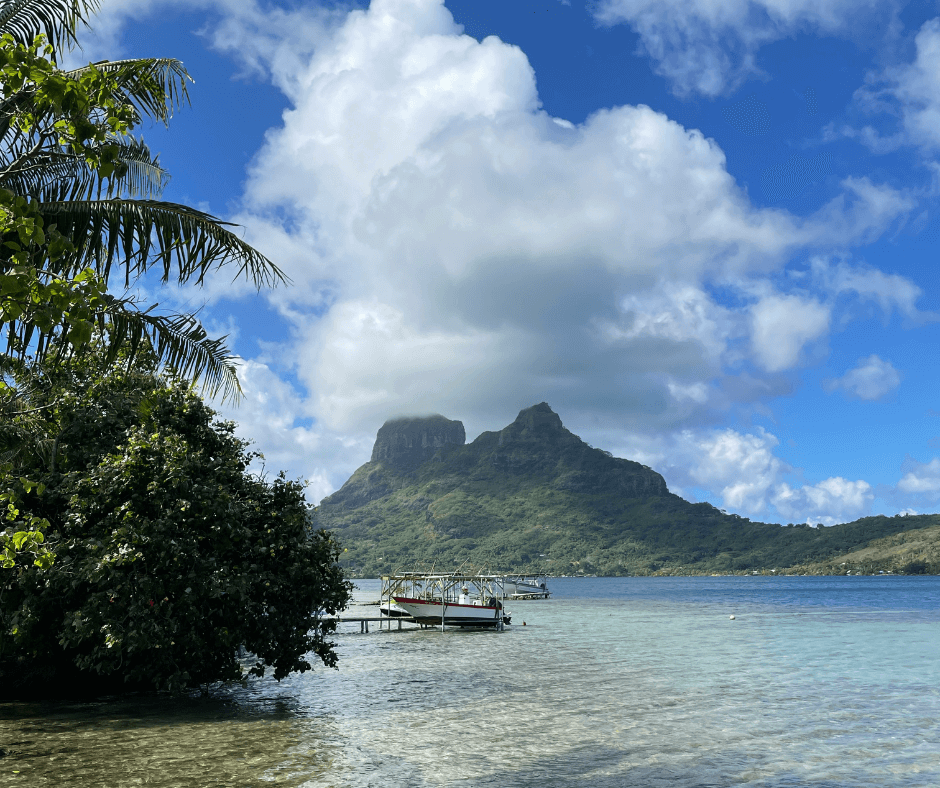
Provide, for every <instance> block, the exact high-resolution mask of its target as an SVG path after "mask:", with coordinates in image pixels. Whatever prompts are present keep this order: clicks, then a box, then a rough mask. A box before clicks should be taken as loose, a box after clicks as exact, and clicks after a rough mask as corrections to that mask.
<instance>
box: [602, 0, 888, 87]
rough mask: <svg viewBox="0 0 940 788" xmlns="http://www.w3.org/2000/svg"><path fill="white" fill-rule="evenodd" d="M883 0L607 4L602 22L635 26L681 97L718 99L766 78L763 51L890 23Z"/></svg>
mask: <svg viewBox="0 0 940 788" xmlns="http://www.w3.org/2000/svg"><path fill="white" fill-rule="evenodd" d="M897 5H898V4H897V3H895V2H880V1H879V0H600V2H598V3H597V5H596V8H595V12H594V13H595V17H596V18H597V20H598V21H599V22H601V23H602V24H606V25H613V24H618V23H626V24H629V25H630V26H631V27H632V28H633V29H634V30H635V31H636V32H637V33H638V34H639V36H640V41H641V43H642V47H643V49H644V50H645V51H646V52H647V53H648V54H649V56H650V57H651V58H652V59H653V61H654V62H655V64H656V71H657V72H658V73H659V74H661V75H662V76H664V77H666V78H667V79H669V80H670V82H671V83H672V84H673V87H674V90H675V91H676V92H677V93H679V94H680V95H681V94H686V93H690V92H693V91H694V92H698V93H702V94H704V95H706V96H715V95H718V94H721V93H724V92H726V91H730V90H731V89H733V88H734V87H735V86H736V85H737V84H739V83H740V82H741V81H743V80H744V79H745V78H746V77H748V76H750V75H753V74H760V73H761V72H760V69H759V67H758V66H757V64H756V55H757V52H758V50H759V49H760V47H761V46H763V45H765V44H768V43H770V42H772V41H778V40H780V39H783V38H788V37H790V36H793V35H795V34H797V33H800V32H804V31H809V32H816V33H822V34H826V35H846V34H853V33H855V34H857V32H858V31H859V30H860V29H862V28H869V29H870V27H869V26H871V25H874V24H876V21H877V20H884V19H885V18H890V15H891V14H892V13H893V11H894V9H895V8H897Z"/></svg>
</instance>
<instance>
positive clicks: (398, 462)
mask: <svg viewBox="0 0 940 788" xmlns="http://www.w3.org/2000/svg"><path fill="white" fill-rule="evenodd" d="M466 440H467V433H466V431H465V430H464V427H463V423H462V422H459V421H453V420H451V419H447V418H444V417H443V416H441V415H439V414H435V415H433V416H423V417H408V418H399V419H390V420H389V421H386V422H385V424H383V425H382V427H381V429H379V432H378V434H377V435H376V437H375V445H374V446H373V447H372V462H374V463H383V464H384V465H387V466H391V467H393V468H395V469H397V470H404V471H410V470H414V469H415V468H417V467H418V466H419V465H421V464H422V463H424V462H427V461H428V460H430V459H431V458H433V457H434V455H435V454H437V453H438V452H439V451H441V450H442V449H444V448H445V447H451V446H463V445H464V443H466Z"/></svg>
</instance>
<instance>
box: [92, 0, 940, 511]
mask: <svg viewBox="0 0 940 788" xmlns="http://www.w3.org/2000/svg"><path fill="white" fill-rule="evenodd" d="M93 24H94V28H95V30H94V34H88V35H85V36H84V37H83V38H82V39H81V40H82V42H83V45H84V51H83V52H82V53H79V54H80V56H81V57H82V58H85V59H97V58H101V57H109V58H112V59H114V58H118V57H127V56H150V55H162V56H174V57H178V58H180V59H181V60H183V61H184V63H185V65H186V66H187V68H188V69H189V71H190V73H191V74H192V75H193V77H194V78H195V80H196V82H195V85H194V86H193V88H192V90H191V96H192V103H193V106H192V107H191V108H186V109H184V110H183V111H181V112H180V113H178V115H177V116H176V117H175V118H174V119H173V122H172V124H171V127H170V129H169V130H168V131H165V130H163V129H161V128H144V129H142V132H143V133H144V136H145V138H146V139H147V140H148V142H149V143H150V144H151V147H152V148H153V149H154V150H156V151H159V152H160V154H161V160H162V162H163V163H164V165H165V166H166V167H167V168H168V169H169V170H170V172H171V173H172V175H173V180H172V182H171V184H170V186H169V188H168V190H167V192H166V194H165V197H166V199H169V200H174V201H181V202H187V203H189V204H192V205H196V206H198V207H202V208H204V209H206V210H209V211H211V212H213V213H214V214H216V215H217V216H220V217H221V218H224V219H227V220H230V221H236V222H238V223H239V224H240V225H241V227H242V229H241V230H240V232H241V233H242V234H243V235H244V237H245V238H247V239H248V240H250V241H251V242H252V243H253V244H254V245H255V246H257V247H258V248H259V249H260V250H261V251H263V252H264V253H266V254H267V255H268V256H269V257H270V258H271V259H273V260H274V261H275V262H277V263H278V264H279V265H280V266H281V267H282V268H283V269H284V270H285V271H286V272H287V273H288V275H289V276H290V277H291V279H292V285H291V286H290V287H285V288H279V289H277V290H275V291H272V292H264V293H260V294H257V293H254V292H252V291H251V290H250V288H248V287H247V286H245V285H244V284H240V283H235V284H233V283H232V282H231V281H230V277H229V276H227V275H226V274H225V273H224V272H222V273H220V274H219V275H218V276H217V277H215V278H214V279H213V281H212V282H210V283H209V284H208V285H207V286H206V287H205V288H204V289H202V290H192V289H187V290H171V291H167V292H159V291H158V290H157V289H156V287H155V286H153V285H150V284H149V283H147V285H146V286H147V287H148V288H149V289H148V295H149V296H152V297H153V298H154V299H155V300H160V301H161V303H163V304H169V305H177V306H183V307H185V308H199V309H201V312H200V315H201V316H202V318H203V319H204V321H205V323H206V325H207V327H209V328H210V330H212V331H214V332H216V333H228V334H230V337H231V345H232V347H233V349H234V350H235V352H237V353H238V354H239V355H240V356H241V358H242V359H243V360H244V361H243V367H242V380H243V385H244V388H245V391H246V395H247V396H246V399H245V401H244V402H243V403H242V404H241V406H239V407H238V408H237V409H231V408H229V407H227V406H226V407H223V408H222V410H223V411H224V412H225V414H226V415H227V416H230V417H231V418H234V419H235V420H237V421H238V422H239V423H240V425H241V426H240V432H241V434H242V435H244V436H245V437H249V438H251V439H253V440H254V441H255V444H256V447H257V448H258V449H259V450H260V451H262V452H263V453H264V454H265V457H266V469H267V470H268V471H277V470H280V469H284V470H286V471H287V472H288V473H289V475H291V476H294V477H297V476H302V477H304V478H305V479H307V480H308V481H309V483H310V485H309V497H310V499H311V500H312V501H314V502H315V501H318V500H319V499H320V498H321V497H322V496H323V495H326V494H328V493H329V492H331V491H332V490H334V489H336V488H337V487H339V486H340V485H341V484H342V483H343V482H344V481H345V479H346V478H348V476H349V475H350V474H351V472H352V471H353V470H354V469H355V468H356V467H358V466H359V465H360V464H362V463H363V462H365V461H366V460H368V458H369V454H370V450H371V445H372V441H373V439H374V436H375V432H376V431H377V429H378V428H379V427H380V426H381V424H382V423H383V422H384V421H385V420H386V419H387V418H390V417H393V416H397V415H406V414H412V415H414V414H426V413H433V412H439V413H442V414H444V415H445V416H448V417H449V418H455V419H460V420H462V421H463V422H464V424H465V426H466V427H467V433H468V438H471V439H472V438H473V437H475V436H476V435H477V434H479V433H480V432H481V431H483V430H487V429H499V428H501V427H503V426H504V425H506V424H508V423H509V422H510V421H512V419H513V418H514V417H515V415H516V413H517V412H518V411H519V410H520V409H521V408H524V407H527V406H529V405H532V404H535V403H537V402H542V401H546V402H548V403H549V404H550V405H551V406H552V407H553V409H555V410H556V412H558V413H559V414H560V416H561V417H562V420H563V421H564V423H565V425H566V426H567V427H568V428H569V429H571V430H572V431H573V432H575V433H577V434H579V435H581V436H582V437H583V438H584V439H585V440H587V441H588V442H589V443H591V444H592V445H594V446H598V447H601V448H604V449H607V450H609V451H611V452H613V453H614V454H615V455H618V456H622V457H627V458H630V459H636V460H639V461H640V462H643V463H645V464H647V465H650V466H651V467H653V468H655V469H656V470H658V471H660V472H661V473H663V475H664V476H665V477H666V480H667V482H668V483H669V486H670V489H672V490H673V491H675V492H677V493H679V494H680V495H683V496H685V497H687V498H689V499H692V500H708V501H710V502H711V503H713V504H715V505H716V506H718V507H720V508H722V509H726V510H728V511H732V512H736V513H739V514H741V515H743V516H747V517H750V518H752V519H759V520H765V521H770V522H781V523H786V522H811V523H814V524H815V523H824V524H826V525H829V524H832V523H835V522H841V521H846V520H851V519H855V518H857V517H860V516H864V515H867V514H875V513H884V514H896V513H899V512H933V511H935V510H936V508H937V504H938V502H940V401H938V399H940V398H938V395H937V392H938V390H940V386H938V383H940V372H938V365H937V360H938V355H940V353H938V347H940V299H938V287H937V285H938V274H937V269H936V265H935V260H936V249H937V243H938V241H940V160H938V151H940V3H938V2H911V3H904V2H887V1H883V2H860V0H851V1H849V0H813V1H812V2H811V1H810V0H751V1H750V2H748V0H681V2H680V0H597V2H584V1H583V0H570V2H566V1H563V0H540V1H539V2H535V1H534V0H532V1H530V0H513V1H512V2H506V1H505V0H501V1H497V0H445V2H441V1H440V0H375V1H374V2H372V3H371V4H369V3H360V4H355V3H337V2H323V3H316V2H306V3H299V2H270V3H269V2H260V1H258V0H240V1H239V2H236V1H235V0H191V1H190V2H187V3H181V2H176V1H175V0H105V2H104V3H103V8H102V12H101V14H100V15H99V16H98V17H96V18H95V20H94V22H93Z"/></svg>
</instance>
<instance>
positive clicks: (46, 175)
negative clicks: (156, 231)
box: [0, 137, 170, 202]
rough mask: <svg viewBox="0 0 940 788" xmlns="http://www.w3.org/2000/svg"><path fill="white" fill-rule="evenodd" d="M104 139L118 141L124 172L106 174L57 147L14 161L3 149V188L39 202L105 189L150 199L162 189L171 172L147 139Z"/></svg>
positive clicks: (0, 161)
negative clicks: (8, 160) (155, 153)
mask: <svg viewBox="0 0 940 788" xmlns="http://www.w3.org/2000/svg"><path fill="white" fill-rule="evenodd" d="M105 144H107V145H114V146H117V149H118V153H117V157H116V161H117V162H118V163H120V164H123V165H124V166H125V170H124V172H123V173H121V174H114V175H112V176H110V177H109V178H106V179H102V178H100V177H99V175H98V173H97V172H96V171H95V170H93V169H92V168H90V167H89V166H88V164H87V162H86V161H85V159H84V157H82V156H76V155H75V154H74V153H71V152H69V151H66V150H62V149H58V148H44V149H41V150H39V151H36V152H33V151H28V152H27V153H26V154H25V155H23V156H22V157H20V158H19V159H17V160H16V162H15V165H14V164H12V163H11V164H8V163H7V162H6V158H7V157H6V156H5V155H3V154H4V153H6V152H5V151H0V187H3V188H5V189H9V190H10V191H12V192H15V193H16V194H22V195H24V196H30V197H32V198H34V199H36V200H39V201H40V202H60V201H66V200H79V199H90V198H92V197H93V196H95V195H96V193H101V192H103V193H104V195H105V196H106V197H109V198H110V197H116V196H119V195H121V194H124V193H126V194H127V195H129V196H131V197H143V198H145V199H152V198H155V197H159V196H160V195H161V194H162V193H163V190H164V189H165V188H166V185H167V183H168V182H169V180H170V176H169V173H168V172H167V171H166V170H164V169H163V168H162V167H161V166H160V160H159V156H152V155H151V153H150V149H149V148H148V147H147V145H146V143H145V142H144V140H143V138H141V139H134V138H133V137H111V138H109V139H108V140H107V141H106V143H105Z"/></svg>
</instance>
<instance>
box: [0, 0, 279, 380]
mask: <svg viewBox="0 0 940 788" xmlns="http://www.w3.org/2000/svg"><path fill="white" fill-rule="evenodd" d="M98 7H99V0H0V36H4V35H9V36H10V37H11V38H12V41H10V39H9V38H8V39H7V42H8V44H11V45H19V46H20V47H26V48H30V47H33V46H34V45H35V44H34V42H35V39H36V36H38V35H42V36H45V39H46V41H47V42H48V45H47V47H46V49H45V51H44V52H45V54H44V57H45V59H46V61H47V62H48V63H49V64H50V69H51V70H52V72H54V75H55V76H56V77H57V78H59V79H60V83H61V84H64V85H65V86H66V89H67V88H69V87H72V86H75V87H76V88H78V87H79V86H83V85H88V84H91V83H90V82H89V81H88V80H89V79H94V80H95V81H94V83H93V84H94V86H95V90H97V91H98V92H97V93H96V94H95V96H96V98H95V103H94V105H92V106H87V102H86V104H82V103H81V102H78V104H77V106H68V105H67V101H66V102H65V104H63V102H61V101H56V102H54V103H51V104H50V102H48V101H45V100H44V101H40V100H39V98H38V97H39V96H40V95H41V94H40V92H38V91H37V88H36V83H35V82H33V81H29V80H27V81H25V82H23V84H19V82H15V83H9V84H6V85H4V86H3V87H4V90H3V98H2V100H0V189H3V190H7V193H8V194H9V193H12V194H13V195H15V196H19V197H23V198H26V199H27V201H28V203H29V205H30V206H32V207H31V210H33V211H34V212H37V213H38V215H39V216H40V217H41V219H42V225H43V227H44V228H45V230H46V232H45V233H44V238H45V242H46V243H47V244H48V242H49V240H50V238H55V237H61V238H62V239H64V241H65V242H67V244H68V246H67V248H68V253H67V254H64V255H61V256H59V257H58V258H55V257H54V256H53V257H50V256H49V255H46V256H44V257H43V258H42V261H43V262H42V266H41V269H37V270H38V274H37V276H38V278H39V279H40V280H41V281H43V282H50V281H53V280H56V281H66V282H76V281H81V275H82V272H84V271H86V270H88V269H90V270H91V271H92V272H94V275H95V276H96V277H97V281H98V282H99V283H100V284H101V288H102V291H101V292H99V294H98V297H97V298H96V299H94V304H95V307H94V310H93V311H94V315H93V318H94V322H95V323H97V325H98V326H99V327H100V329H101V332H102V334H103V335H104V337H105V342H106V345H107V349H108V355H107V358H108V359H110V360H112V361H113V360H114V359H115V358H116V357H117V355H118V353H119V351H120V350H121V348H122V347H127V346H128V345H129V346H130V348H131V351H132V352H131V356H133V350H134V349H136V348H137V347H138V346H139V345H140V344H141V343H142V342H143V343H148V344H150V345H152V347H153V348H154V350H155V352H156V353H157V356H158V357H159V358H160V360H161V361H162V362H163V364H164V365H166V366H167V367H170V368H172V369H173V370H174V371H175V372H176V373H177V374H178V375H181V376H183V377H186V378H188V379H191V380H197V379H201V380H202V383H203V388H204V390H206V391H207V392H209V393H210V394H215V393H217V392H218V391H220V390H221V391H222V393H223V396H224V397H226V398H228V397H237V396H238V395H239V394H240V388H239V385H238V380H237V378H236V375H235V367H234V363H233V362H234V359H233V357H232V356H231V354H230V353H229V351H228V349H227V348H226V346H225V341H224V340H225V338H224V337H223V338H221V339H211V338H209V337H208V336H207V334H206V332H205V330H204V329H203V327H202V325H201V324H200V322H199V320H198V319H197V318H196V317H195V316H194V315H192V314H170V315H165V314H158V313H155V312H154V311H153V309H154V307H155V306H156V305H153V306H150V307H148V308H141V306H142V305H141V304H139V303H138V301H137V300H136V299H135V298H134V297H133V296H129V295H127V293H128V291H129V289H130V287H131V286H132V284H133V283H134V282H135V281H136V280H138V279H139V278H140V277H141V276H142V275H144V274H145V273H146V272H148V271H151V270H153V269H156V270H157V271H159V272H160V273H161V277H162V281H163V282H164V283H166V282H168V281H170V280H171V279H172V280H175V281H176V282H178V283H184V282H192V283H196V284H201V283H202V282H203V281H204V279H205V277H206V275H207V274H208V273H209V272H210V271H212V270H214V269H216V268H218V267H220V266H222V265H225V264H232V263H234V264H235V265H236V266H237V273H236V276H246V277H249V278H250V279H251V280H252V281H253V283H254V284H255V286H257V287H261V286H273V285H276V284H277V283H279V282H283V281H285V277H284V275H283V274H282V272H281V271H280V270H279V269H278V268H277V266H275V265H274V264H273V263H272V262H271V261H270V260H268V259H267V258H266V257H265V256H264V255H262V254H261V253H260V252H258V251H257V250H255V249H254V248H252V247H251V246H250V245H248V244H247V243H245V242H244V241H242V240H241V239H240V238H239V237H238V236H237V235H235V234H234V233H233V232H232V231H231V230H229V229H228V227H230V226H231V225H229V224H228V223H226V222H222V221H220V220H218V219H216V218H215V217H213V216H211V215H209V214H207V213H204V212H202V211H198V210H195V209H194V208H190V207H188V206H185V205H179V204H176V203H170V202H165V201H162V200H161V199H160V196H161V194H162V191H163V188H164V187H165V185H166V183H167V181H168V174H167V173H166V171H165V170H164V169H163V168H162V167H161V166H160V162H159V158H158V157H157V156H154V155H152V154H151V152H150V150H149V149H148V148H147V146H146V145H145V144H144V141H143V139H135V138H134V137H133V136H132V135H131V134H130V133H129V132H130V130H131V129H133V128H134V126H136V125H137V124H138V123H139V122H140V121H141V120H142V119H143V118H144V117H149V118H152V119H154V120H157V121H160V122H162V123H164V124H166V123H168V121H169V119H170V117H171V116H172V114H173V111H174V110H175V109H177V108H179V107H180V106H182V105H183V104H184V103H186V102H188V94H187V83H188V82H191V81H192V80H191V78H190V76H189V74H188V73H187V72H186V70H185V69H184V68H183V65H182V64H181V63H180V62H179V61H177V60H173V59H163V58H147V59H136V60H121V61H102V62H99V63H94V64H89V65H88V66H85V67H83V68H80V69H76V70H72V71H61V70H59V67H58V62H59V54H60V53H61V52H62V51H65V50H67V49H70V48H72V47H74V46H75V45H76V43H77V42H76V35H75V34H76V31H77V29H78V28H79V27H80V26H81V25H87V24H88V18H89V16H90V15H91V14H93V13H94V12H96V11H97V10H98ZM20 51H22V50H20ZM2 78H3V77H2V76H0V79H2ZM63 79H64V80H70V82H63V81H62V80H63ZM102 86H103V87H102ZM77 92H78V93H79V94H80V91H77ZM66 93H67V94H68V95H71V93H68V90H66ZM24 117H25V118H27V119H28V122H24V120H23V119H24ZM116 118H117V119H119V120H121V119H122V122H116V120H115V119H116ZM63 122H67V123H70V122H74V123H75V124H77V126H78V127H80V130H79V132H76V134H77V136H78V140H79V141H78V143H74V141H73V142H71V143H70V142H69V139H68V138H67V135H65V137H64V136H63V131H62V129H63ZM82 124H85V125H82ZM89 124H90V125H89ZM70 128H71V127H70ZM52 228H54V230H53V229H52ZM15 263H16V261H15V260H12V259H10V253H9V252H2V251H0V274H4V273H8V272H9V271H10V270H12V266H13V265H14V264H15ZM4 268H6V270H4ZM117 272H120V273H121V274H122V278H123V283H122V284H123V287H124V292H125V295H123V296H115V295H113V294H110V293H107V292H103V287H104V285H107V284H108V283H111V284H113V283H114V280H115V279H116V278H117V277H116V276H115V274H116V273H117ZM0 278H2V277H0ZM118 281H119V280H118ZM17 311H19V312H20V314H16V312H17ZM67 321H68V316H67V315H66V318H65V322H63V323H57V324H53V325H50V324H49V321H48V320H46V321H42V320H36V319H33V315H32V313H31V312H29V310H26V311H23V310H19V309H17V310H14V311H13V312H7V313H6V314H5V313H4V312H3V311H2V310H0V331H3V332H4V333H5V334H6V340H7V348H6V351H4V359H5V360H7V361H9V360H11V359H12V360H15V361H19V362H23V361H25V360H26V359H28V358H32V359H33V360H34V361H37V362H38V361H41V360H42V359H43V358H44V357H45V356H46V355H48V353H49V352H50V351H51V350H53V349H59V350H60V351H62V350H63V349H70V345H69V343H70V342H71V345H72V346H76V345H79V344H80V343H77V342H76V341H74V332H72V333H70V331H69V328H70V327H69V324H68V322H67Z"/></svg>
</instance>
